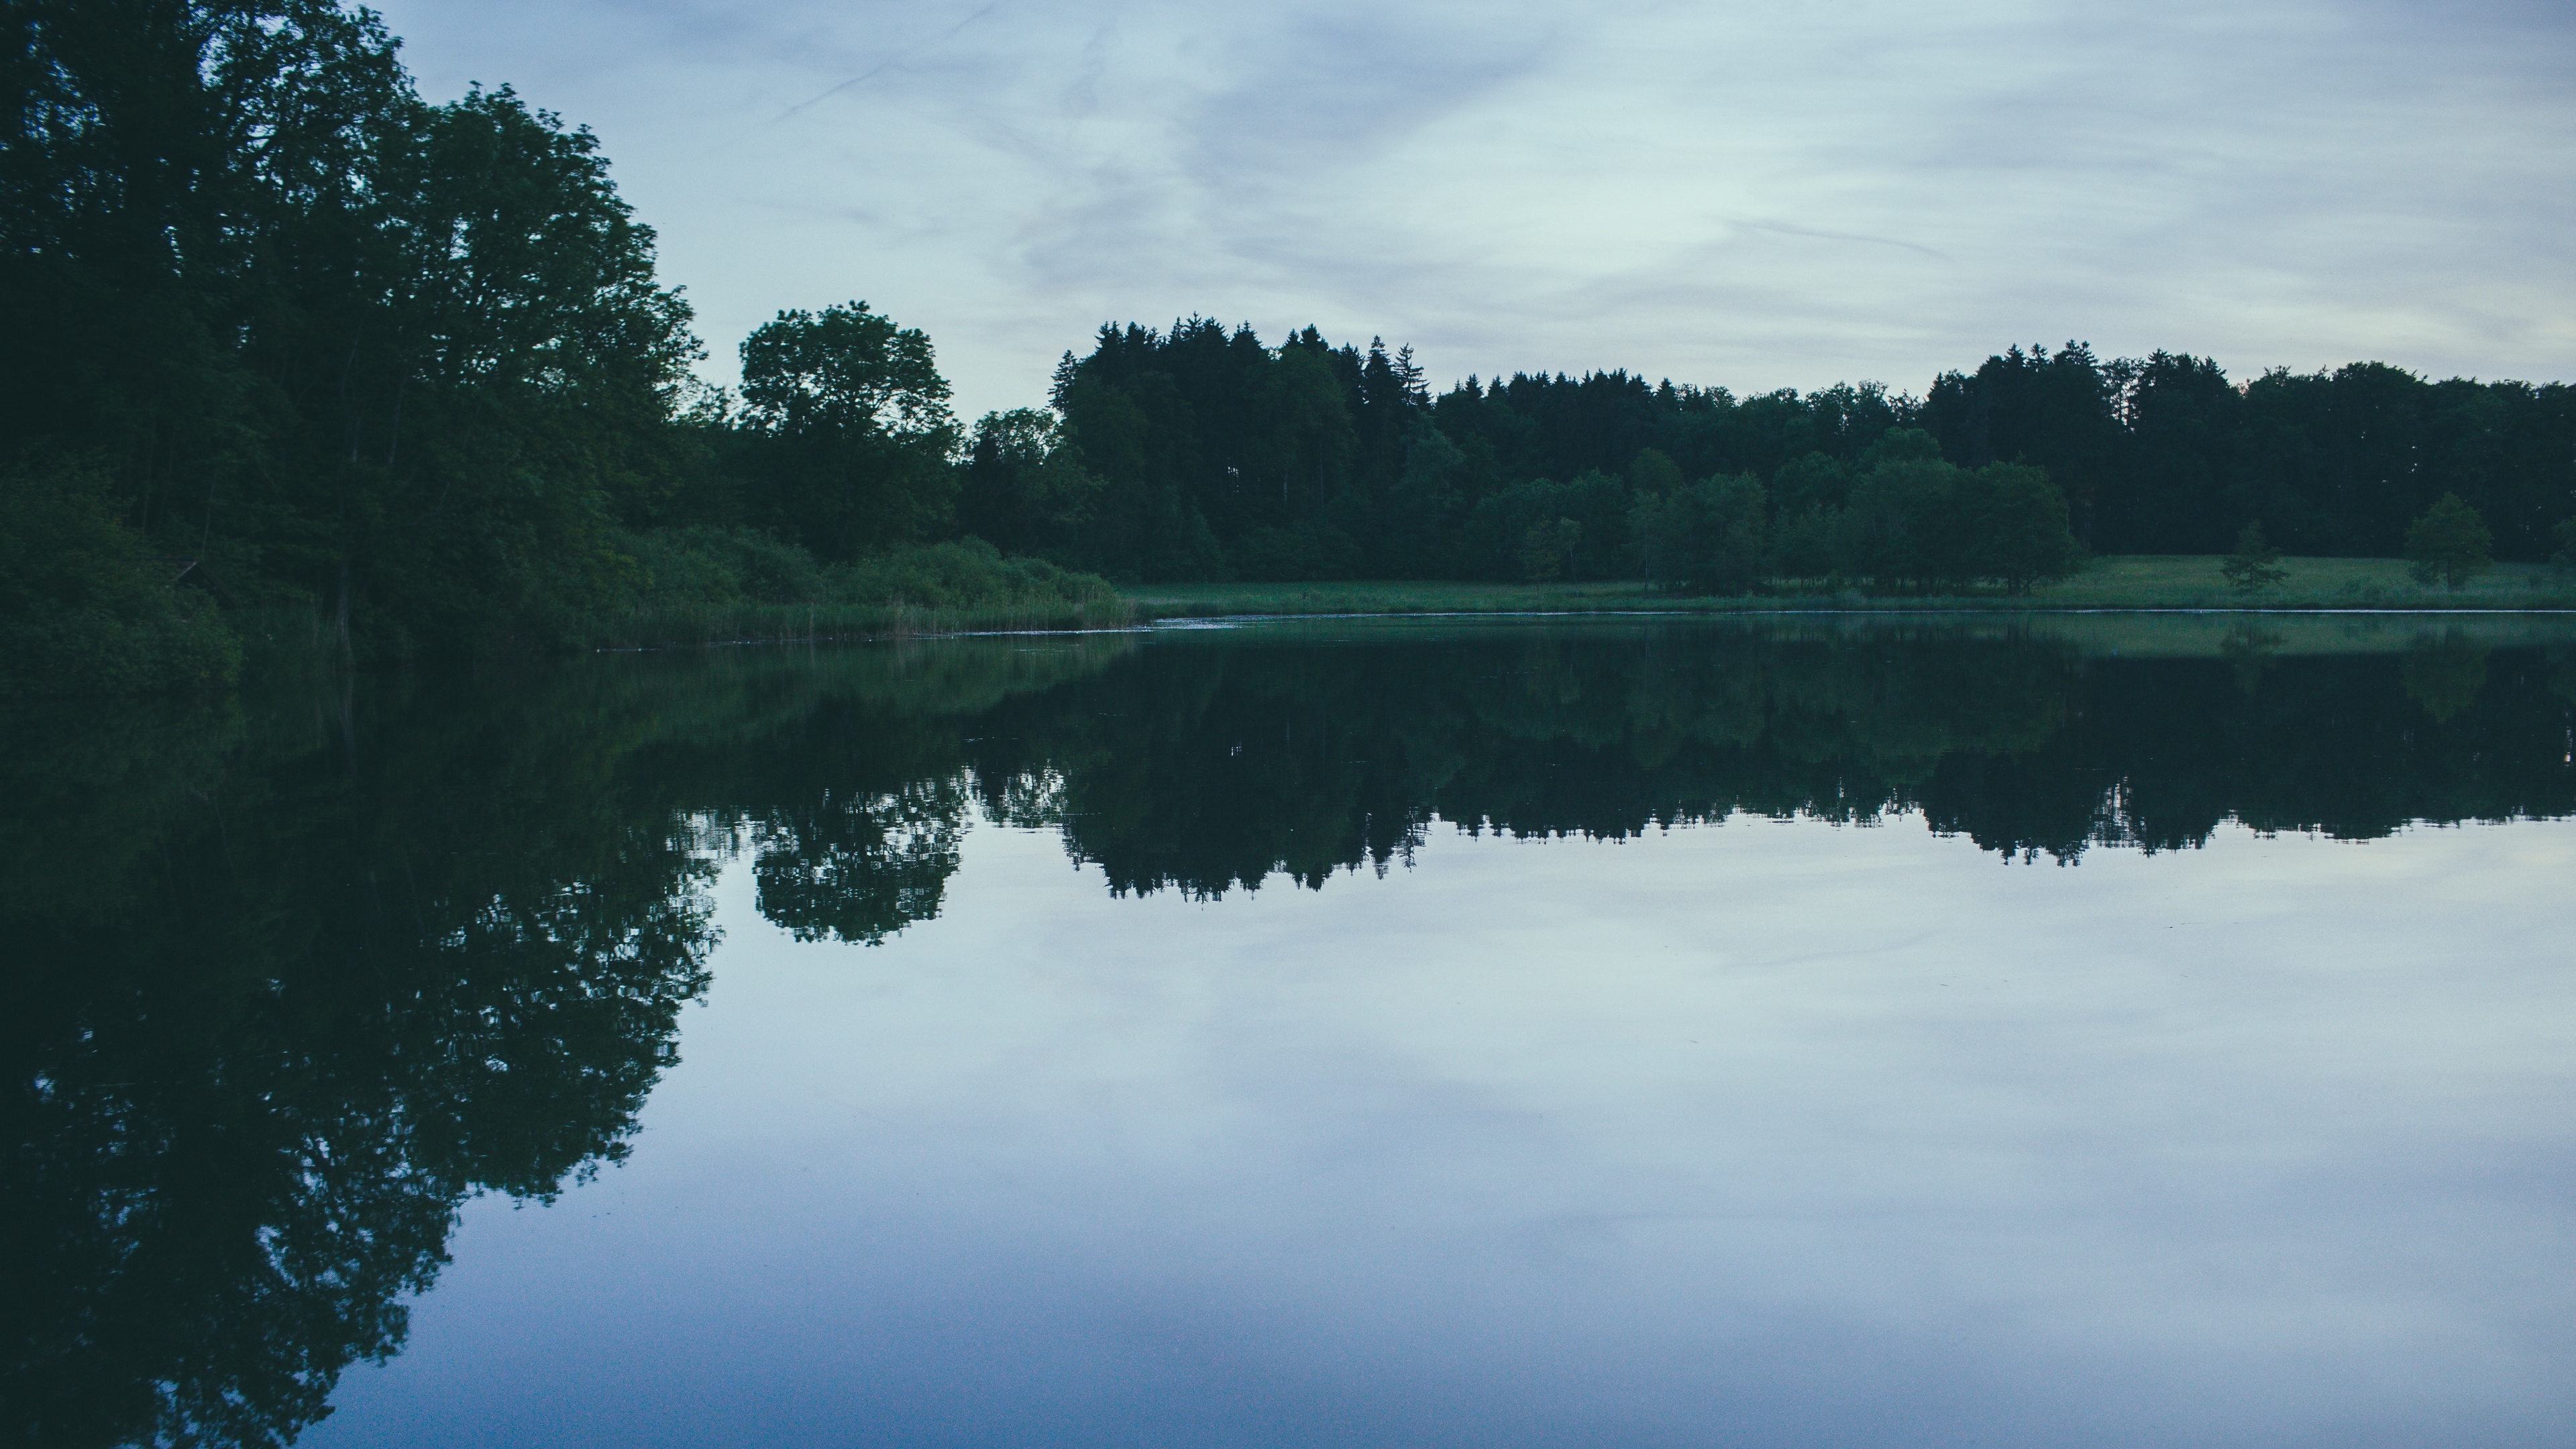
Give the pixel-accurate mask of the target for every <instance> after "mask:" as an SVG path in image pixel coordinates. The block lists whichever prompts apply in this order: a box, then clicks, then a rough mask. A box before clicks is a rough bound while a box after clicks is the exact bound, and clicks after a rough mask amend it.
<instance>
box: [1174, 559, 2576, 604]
mask: <svg viewBox="0 0 2576 1449" xmlns="http://www.w3.org/2000/svg"><path fill="white" fill-rule="evenodd" d="M2282 563H2283V565H2284V566H2285V567H2286V568H2288V569H2289V572H2290V576H2289V578H2288V579H2287V580H2285V581H2284V582H2283V583H2281V584H2280V585H2279V586H2277V587H2275V588H2270V589H2265V590H2263V591H2261V592H2259V593H2256V594H2253V595H2251V596H2248V595H2242V594H2238V593H2237V592H2235V591H2234V590H2232V589H2230V588H2228V587H2227V583H2226V580H2225V579H2223V578H2221V577H2220V575H2219V572H2218V564H2219V560H2218V558H2217V557H2216V556H2214V555H2123V556H2119V557H2113V558H2099V559H2094V560H2092V561H2091V562H2089V563H2088V564H2086V565H2085V567H2084V571H2083V572H2081V573H2079V574H2077V575H2076V576H2075V577H2074V578H2071V579H2068V580H2066V581H2065V582H2063V583H2059V584H2052V585H2050V586H2048V587H2046V588H2042V589H2038V590H2035V591H2033V592H2032V593H2030V594H2028V595H2025V596H2023V597H2020V598H2013V597H2009V596H2007V595H2005V594H2003V593H2001V592H1994V593H1979V594H1968V595H1941V596H1933V597H1927V596H1921V595H1880V596H1875V597H1870V596H1863V595H1861V594H1859V593H1857V592H1853V591H1844V592H1840V593H1830V594H1828V593H1820V592H1809V591H1803V590H1801V589H1799V588H1798V587H1797V586H1795V585H1787V584H1784V585H1777V586H1774V587H1773V588H1772V589H1771V590H1769V591H1766V592H1764V593H1760V594H1751V595H1738V596H1729V597H1723V598H1702V597H1690V596H1685V595H1678V594H1665V593H1654V592H1649V591H1648V590H1647V588H1646V587H1645V585H1643V584H1640V583H1635V582H1633V581H1613V582H1608V583H1597V584H1479V583H1445V582H1414V583H1404V582H1393V583H1376V582H1353V583H1305V584H1140V585H1135V586H1132V587H1130V588H1128V589H1127V590H1126V591H1125V592H1126V596H1127V598H1128V601H1129V602H1130V603H1132V604H1133V605H1134V606H1135V609H1136V615H1137V617H1138V618H1140V619H1174V618H1221V617H1226V616H1230V615H1246V614H1254V615H1259V614H1493V613H1620V612H1627V611H1653V612H1659V613H1694V614H1703V613H1705V614H1721V613H1743V612H1748V611H1760V610H1769V609H1832V610H1906V611H1920V610H1971V611H1992V610H2004V611H2025V610H2059V609H2257V610H2302V611H2304V610H2315V609H2568V608H2576V576H2570V575H2569V574H2567V573H2564V572H2562V571H2559V570H2556V569H2552V568H2549V567H2547V566H2545V565H2540V564H2498V565H2496V566H2495V568H2494V569H2493V570H2492V571H2490V572H2489V573H2487V574H2485V575H2483V576H2481V577H2480V578H2478V579H2476V580H2475V581H2473V582H2471V583H2469V584H2468V585H2466V586H2464V587H2462V588H2461V589H2460V591H2459V592H2457V593H2446V592H2444V591H2443V590H2442V589H2441V588H2440V587H2438V586H2434V587H2426V586H2425V585H2422V584H2418V583H2416V582H2415V580H2414V579H2413V578H2412V577H2410V576H2409V575H2408V574H2407V571H2406V564H2405V561H2404V560H2402V559H2384V558H2294V559H2284V560H2282Z"/></svg>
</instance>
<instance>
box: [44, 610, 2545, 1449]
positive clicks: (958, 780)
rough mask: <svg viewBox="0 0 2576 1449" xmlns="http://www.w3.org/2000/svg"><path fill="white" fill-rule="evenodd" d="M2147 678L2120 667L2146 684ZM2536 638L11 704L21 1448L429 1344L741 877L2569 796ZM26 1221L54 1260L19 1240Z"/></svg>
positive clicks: (665, 1043)
mask: <svg viewBox="0 0 2576 1449" xmlns="http://www.w3.org/2000/svg"><path fill="white" fill-rule="evenodd" d="M2142 653H2143V654H2144V655H2145V656H2146V657H2141V654H2142ZM2571 659H2576V656H2571V653H2570V651H2569V650H2568V649H2567V647H2566V646H2565V645H2564V644H2552V643H2548V642H2546V640H2545V636H2544V638H2539V639H2536V638H2534V637H2533V636H2532V635H2530V634H2529V633H2521V634H2517V633H2514V632H2511V631H2494V630H2491V631H2489V632H2488V633H2485V634H2480V633H2478V632H2475V631H2472V630H2458V629H2454V630H2450V631H2443V630H2438V629H2435V630H2426V631H2415V630H2404V631H2393V632H2390V633H2385V634H2382V635H2380V636H2378V637H2375V638H2372V637H2365V638H2362V639H2359V640H2355V639H2352V638H2348V637H2345V636H2344V635H2342V634H2326V635H2320V634H2318V633H2317V632H2315V631H2314V630H2308V631H2305V632H2302V631H2301V630H2299V629H2296V628H2289V629H2281V628H2274V629H2268V630H2241V631H2239V630H2233V629H2231V630H2230V631H2228V632H2224V633H2215V632H2212V633H2206V634H2201V635H2188V636H2179V637H2178V636H2176V635H2175V634H2173V633H2172V632H2170V631H2168V632H2163V633H2159V632H2158V631H2156V630H2155V629H2153V628H2147V627H2144V626H2140V627H2138V628H2136V629H2132V630H2131V631H2129V632H2126V633H2116V634H2109V635H2101V634H2093V635H2088V634H2086V633H2083V632H2079V631H2075V630H2064V631H2058V632H2031V631H2026V630H2025V631H2018V632H2016V631H2012V630H2002V631H1989V632H1984V633H1979V632H1976V631H1966V630H1961V629H1957V628H1950V627H1938V626H1934V625H1929V624H1925V625H1909V626H1900V627H1893V628H1874V629H1854V628H1844V627H1828V626H1826V625H1822V624H1818V625H1814V626H1803V625H1802V626H1789V627H1768V628H1748V627H1737V626H1711V627H1671V626H1660V627H1659V626H1591V627H1579V628H1577V627H1560V628H1527V627H1519V628H1511V627H1493V626H1487V627H1472V628H1462V627H1452V626H1424V625H1386V626H1352V625H1331V626H1304V627H1299V628H1282V629H1270V630H1250V631H1207V632H1204V633H1192V634H1186V635H1169V636H1157V637H1154V638H1151V639H1146V640H1141V641H1140V640H1138V639H1135V638H1132V637H1124V638H1103V639H1088V640H1080V641H1008V640H991V641H960V642H956V643H952V644H947V645H941V646H935V647H923V648H911V649H900V650H898V649H884V650H847V651H839V652H834V653H829V654H823V655H816V656H797V655H787V654H766V653H741V654H728V655H718V656H713V657H703V656H690V657H682V658H657V659H616V660H601V661H591V662H589V663H587V664H586V665H584V666H583V667H578V668H566V669H558V670H550V671H545V672H542V673H535V674H502V675H492V676H485V677H479V678H472V679H437V680H410V681H400V680H386V681H372V680H371V681H363V682H361V684H360V685H359V686H358V687H356V688H355V689H353V690H351V691H349V692H347V693H345V694H342V695H338V696H332V697H326V698H322V699H298V700H295V701H293V702H291V703H288V702H277V701H269V702H255V703H253V704H250V705H244V706H231V707H224V708H214V709H194V710H175V711H170V712H167V713H162V714H157V715H146V716H138V715H136V714H133V713H131V712H124V713H119V714H116V715H103V714H83V713H78V712H73V713H56V714H50V715H45V716H21V717H19V718H16V719H14V720H12V721H10V724H9V728H10V730H11V733H10V736H9V738H8V740H7V750H6V755H5V766H0V768H5V769H6V770H7V771H8V779H7V781H6V782H5V783H6V797H7V799H8V800H9V801H10V804H9V806H8V809H9V811H10V814H11V817H12V818H11V819H10V820H9V822H8V824H9V826H10V828H9V829H8V830H6V831H5V832H0V842H5V843H0V850H5V851H6V852H7V853H8V855H7V859H6V861H5V862H0V864H5V866H6V869H5V870H0V929H5V930H6V932H7V939H9V940H10V941H11V942H12V943H13V955H14V960H15V962H16V963H17V964H16V965H15V966H13V968H12V972H11V980H10V989H11V1008H12V1009H11V1010H10V1012H8V1013H7V1014H6V1016H7V1020H6V1025H5V1026H0V1032H5V1036H0V1053H5V1056H6V1060H7V1061H8V1063H9V1067H10V1076H9V1081H10V1091H9V1095H8V1099H7V1101H8V1106H7V1108H6V1110H7V1112H8V1113H9V1117H10V1121H9V1124H8V1129H7V1132H6V1141H7V1142H8V1144H9V1148H8V1150H9V1152H10V1154H11V1155H10V1160H9V1163H8V1167H7V1171H6V1174H5V1177H0V1193H5V1208H6V1212H7V1215H8V1216H7V1223H8V1230H9V1232H10V1241H11V1242H12V1243H14V1244H19V1245H29V1250H26V1251H17V1252H13V1253H11V1254H10V1255H8V1263H7V1266H6V1268H5V1269H0V1272H5V1273H6V1274H7V1275H8V1276H7V1279H6V1281H5V1283H0V1290H5V1291H0V1302H5V1304H6V1307H5V1308H0V1312H5V1313H6V1314H7V1315H8V1316H7V1319H6V1323H5V1334H6V1342H7V1344H8V1350H7V1352H8V1358H7V1365H6V1375H7V1379H6V1383H5V1385H4V1386H0V1388H5V1393H0V1399H5V1402H6V1403H7V1404H8V1405H9V1413H10V1414H11V1415H12V1417H13V1420H14V1422H13V1424H12V1428H13V1429H15V1430H17V1431H19V1432H20V1433H21V1435H22V1437H25V1438H28V1439H30V1440H32V1441H36V1442H46V1443H59V1444H111V1443H118V1442H132V1441H147V1442H148V1441H154V1440H158V1441H161V1442H185V1441H193V1442H205V1443H268V1442H277V1441H282V1440H284V1439H286V1438H289V1437H291V1436H292V1435H293V1433H294V1432H295V1431H296V1430H297V1429H298V1428H299V1427H300V1426H302V1425H304V1424H306V1423H308V1422H310V1421H311V1420H312V1419H313V1418H314V1417H316V1416H317V1415H318V1414H319V1413H321V1412H323V1406H324V1403H325V1401H326V1399H327V1397H328V1395H329V1394H330V1392H331V1389H332V1386H333V1384H334V1382H335V1380H336V1378H337V1376H338V1375H339V1374H340V1372H341V1371H342V1370H343V1369H344V1368H345V1367H346V1366H347V1365H349V1364H350V1363H352V1362H354V1361H357V1360H361V1359H367V1358H374V1357H381V1356H383V1355H386V1354H389V1353H391V1352H394V1351H396V1350H397V1349H398V1348H399V1346H400V1344H401V1342H402V1338H403V1334H404V1329H405V1321H406V1320H405V1311H404V1306H403V1301H402V1300H403V1299H404V1297H405V1296H406V1295H409V1294H414V1293H417V1292H420V1291H422V1290H424V1289H426V1288H428V1287H429V1286H430V1284H431V1283H432V1281H433V1279H434V1278H435V1275H436V1274H437V1272H438V1270H439V1268H440V1267H441V1265H442V1264H443V1263H444V1262H445V1255H446V1251H447V1235H448V1232H449V1230H450V1227H451V1225H452V1224H453V1222H454V1221H455V1218H456V1214H457V1211H458V1206H459V1204H460V1203H461V1202H462V1201H464V1200H465V1199H466V1198H468V1197H470V1196H472V1195H474V1194H477V1193H484V1192H496V1193H505V1194H511V1195H515V1196H522V1197H535V1198H544V1197H547V1196H549V1195H551V1194H554V1193H556V1192H558V1191H560V1190H561V1189H562V1188H563V1186H564V1185H565V1184H566V1183H567V1181H569V1180H573V1179H576V1178H578V1177H579V1176H580V1175H582V1174H584V1173H586V1172H591V1171H595V1170H596V1169H597V1167H598V1165H599V1164H601V1163H603V1162H613V1161H615V1160H617V1159H618V1158H619V1157H620V1156H621V1155H622V1154H624V1153H625V1152H626V1150H627V1148H628V1138H629V1137H630V1136H631V1134H632V1132H633V1128H634V1122H635V1115H636V1113H637V1111H638V1109H639V1107H640V1106H641V1105H642V1103H643V1101H644V1098H645V1095H646V1093H647V1092H648V1091H649V1090H650V1089H651V1088H652V1087H653V1085H654V1083H655V1082H656V1080H657V1079H658V1077H659V1076H660V1075H661V1074H662V1073H663V1072H664V1071H665V1070H666V1069H667V1067H668V1066H669V1065H670V1063H671V1062H672V1060H673V1058H674V1052H675V1044H676V1042H677V1039H678V1027H679V1022H680V1020H681V1018H680V1013H679V1008H680V1007H681V1006H682V1005H683V1004H685V1003H687V1002H688V1001H690V1000H692V999H695V998H697V997H699V996H700V995H702V994H703V993H704V992H705V991H706V989H707V985H708V965H709V959H710V953H711V951H713V949H714V948H715V945H716V942H715V939H714V932H713V928H712V925H711V917H710V909H709V903H708V899H707V894H706V890H707V885H708V882H709V881H710V880H711V879H712V878H713V873H714V872H715V871H716V870H718V869H719V868H720V867H721V866H722V865H723V864H725V863H726V862H728V861H731V860H736V859H744V858H747V863H748V865H749V867H750V872H751V877H752V880H753V883H754V888H755V890H756V901H757V908H758V911H759V913H760V915H761V916H762V917H764V918H766V919H767V920H768V921H769V922H771V923H773V924H775V925H777V926H779V927H782V928H784V929H785V930H787V931H788V932H790V933H792V934H793V935H794V936H795V937H796V938H797V939H799V940H809V941H810V940H842V941H852V942H864V943H876V942H882V941H885V940H887V939H889V938H890V937H892V936H893V935H895V934H896V933H898V932H900V931H902V930H903V929H904V928H905V927H906V926H907V925H908V924H909V923H913V922H917V921H921V920H926V919H929V918H931V917H934V916H936V915H938V914H939V913H940V912H941V910H942V909H943V908H944V905H945V902H946V900H947V898H948V895H949V892H950V888H951V885H952V881H953V878H954V877H955V875H956V873H957V872H958V870H959V868H960V860H961V842H962V841H963V840H964V838H965V836H966V833H967V832H968V830H969V826H970V821H971V820H972V819H973V818H974V816H975V814H976V813H977V812H978V811H979V810H980V812H982V813H983V814H984V815H986V816H987V817H989V818H992V819H996V820H1001V821H1007V822H1013V823H1017V824H1021V825H1028V826H1035V827H1040V828H1044V829H1047V830H1051V831H1053V832H1055V833H1057V835H1058V836H1059V837H1060V839H1061V840H1062V842H1063V848H1064V849H1065V851H1066V852H1067V853H1069V854H1070V855H1072V856H1073V857H1074V858H1076V859H1078V860H1082V861H1085V862H1089V863H1092V864H1094V865H1096V866H1097V867H1098V869H1099V870H1100V871H1101V873H1102V875H1103V877H1104V878H1105V880H1106V883H1107V884H1108V886H1109V888H1110V889H1111V890H1112V891H1113V892H1117V893H1122V894H1123V893H1135V892H1151V891H1158V890H1166V889H1169V890H1175V891H1179V892H1184V893H1187V894H1190V895H1194V896H1199V897H1205V898H1218V897H1222V896H1225V895H1227V894H1228V893H1230V892H1236V891H1240V890H1243V889H1247V888H1250V887H1254V886H1258V885H1260V884H1261V883H1263V882H1264V881H1268V880H1271V879H1272V878H1273V877H1284V878H1285V879H1287V880H1289V881H1293V882H1295V883H1297V884H1300V885H1303V886H1309V887H1322V886H1324V885H1325V884H1326V882H1327V881H1328V880H1329V879H1330V877H1332V876H1333V875H1334V874H1335V873H1336V872H1339V871H1343V870H1348V869H1376V870H1386V869H1388V868H1390V867H1392V866H1396V865H1398V864H1400V863H1401V862H1403V861H1405V860H1406V859H1408V858H1410V857H1411V856H1413V855H1414V854H1415V853H1416V852H1419V851H1421V850H1423V849H1426V848H1435V849H1436V848H1437V846H1436V844H1435V843H1434V842H1433V840H1432V832H1433V830H1434V827H1435V824H1436V823H1437V822H1451V823H1454V824H1456V825H1458V826H1460V827H1462V828H1466V829H1470V830H1475V831H1491V832H1502V833H1506V834H1518V835H1580V836H1592V837H1603V838H1613V839H1617V838H1627V837H1631V836H1634V835H1636V834H1639V833H1641V832H1647V831H1652V830H1655V829H1658V828H1661V827H1666V826H1672V825H1681V824H1689V823H1692V822H1697V821H1705V820H1710V819H1716V818H1722V817H1725V816H1727V815H1729V814H1732V813H1734V812H1738V811H1750V812H1754V813H1757V814H1763V815H1772V816H1784V817H1785V816H1791V815H1797V816H1806V817H1814V818H1822V819H1827V820H1834V821H1844V822H1872V821H1878V820H1881V819H1884V818H1885V817H1887V816H1889V815H1890V814H1891V813H1893V812H1899V811H1904V812H1918V813H1919V814H1920V815H1921V817H1922V818H1923V819H1925V820H1926V821H1927V822H1929V823H1930V824H1931V825H1932V826H1933V828H1935V829H1936V830H1940V831H1943V832H1949V833H1954V834H1958V835H1961V836H1964V837H1966V838H1967V839H1968V840H1970V841H1973V842H1974V844H1975V846H1976V847H1978V848H1982V849H1984V850H1987V851H1992V852H1995V853H1997V854H1998V855H2001V856H2003V857H2005V858H2009V859H2014V860H2038V859H2041V858H2043V857H2045V858H2050V859H2055V860H2059V861H2074V860H2078V859H2081V858H2082V857H2083V855H2084V854H2085V853H2086V852H2087V851H2088V850H2091V849H2095V848H2100V847H2106V846H2110V847H2122V846H2135V847H2144V848H2146V849H2149V850H2168V849H2181V848H2188V847H2193V846H2197V845H2200V844H2203V843H2205V842H2207V841H2208V840H2209V839H2210V838H2211V835H2212V832H2213V831H2215V830H2216V829H2217V828H2218V827H2219V826H2220V825H2221V823H2222V822H2224V821H2227V820H2229V819H2235V820H2240V821H2243V822H2245V823H2246V824H2249V825H2251V826H2254V827H2256V828H2258V829H2262V830H2283V831H2289V830H2313V831H2321V832H2325V833H2329V834H2333V835H2336V836H2341V837H2346V838H2368V837H2372V836H2377V835H2382V834H2385V833H2387V832H2389V831H2391V830H2393V829H2395V828H2398V827H2400V826H2402V825H2404V824H2407V823H2409V822H2411V821H2416V820H2431V821H2441V822H2453V821H2463V820H2513V819H2526V818H2534V817H2548V816H2563V815H2567V814H2570V813H2576V770H2572V769H2571V766H2570V762H2569V756H2570V754H2571V745H2570V739H2571V735H2570V731H2571V720H2576V667H2571ZM32 1245H42V1247H41V1249H36V1248H34V1247H33V1246H32Z"/></svg>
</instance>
